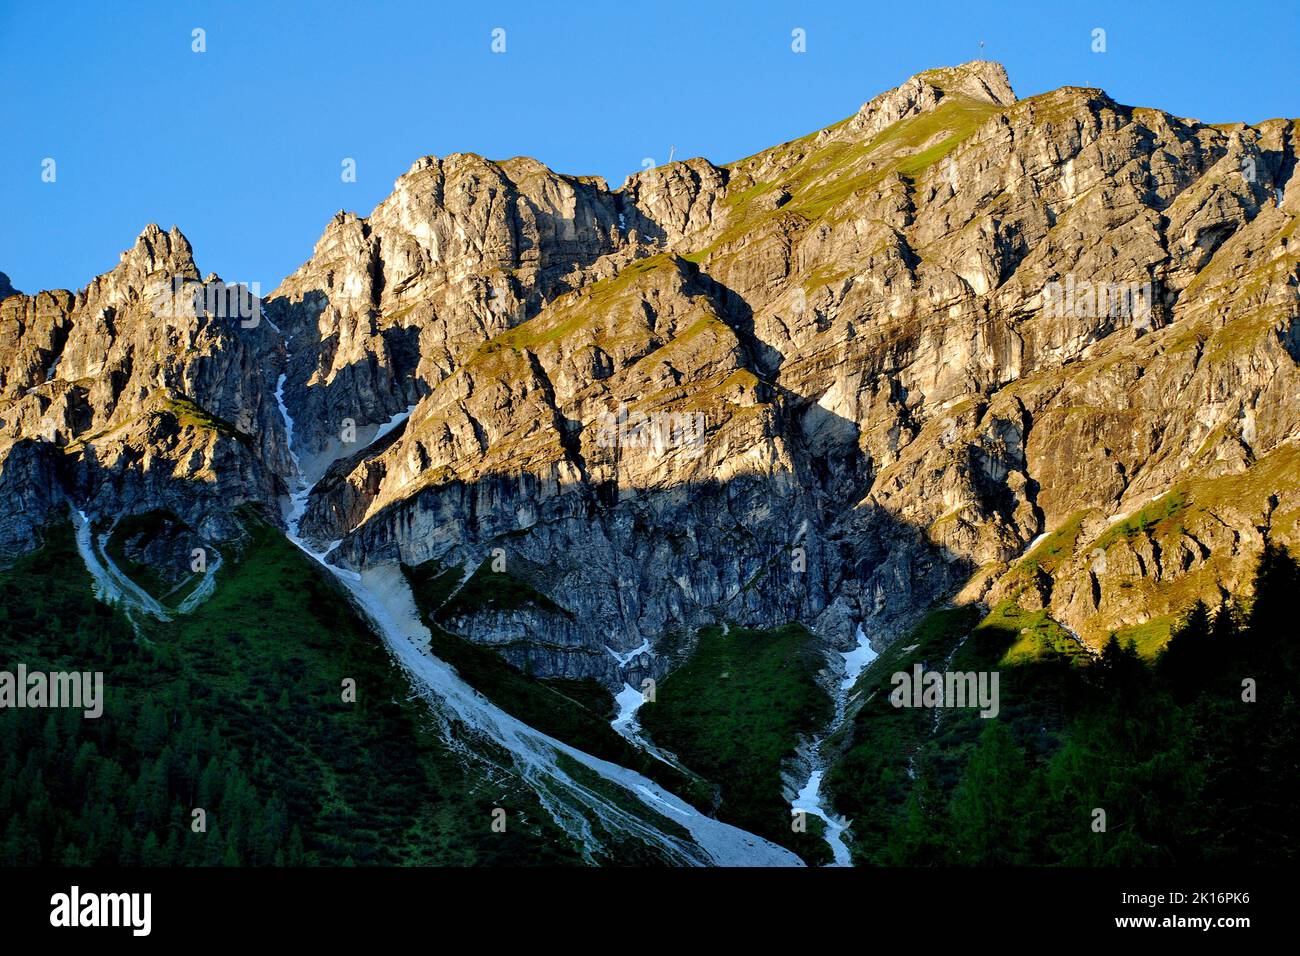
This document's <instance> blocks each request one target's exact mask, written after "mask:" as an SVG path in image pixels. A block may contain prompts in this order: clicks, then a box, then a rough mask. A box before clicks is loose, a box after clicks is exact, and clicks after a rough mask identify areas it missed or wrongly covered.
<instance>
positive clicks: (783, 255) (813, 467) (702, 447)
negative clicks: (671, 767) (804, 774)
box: [0, 62, 1300, 686]
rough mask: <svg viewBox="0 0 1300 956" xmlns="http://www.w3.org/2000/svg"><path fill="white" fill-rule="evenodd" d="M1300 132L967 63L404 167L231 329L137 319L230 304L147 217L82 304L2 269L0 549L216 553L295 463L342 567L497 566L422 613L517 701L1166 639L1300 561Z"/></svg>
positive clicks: (312, 526)
mask: <svg viewBox="0 0 1300 956" xmlns="http://www.w3.org/2000/svg"><path fill="white" fill-rule="evenodd" d="M1298 132H1300V130H1297V124H1296V122H1295V121H1292V120H1273V121H1269V122H1266V123H1263V124H1260V125H1257V126H1246V125H1243V124H1235V125H1228V126H1215V127H1211V126H1205V125H1203V124H1201V123H1199V122H1197V121H1195V120H1190V119H1180V118H1177V117H1173V116H1170V115H1168V114H1165V113H1162V112H1160V111H1158V110H1154V109H1143V108H1133V107H1128V106H1123V105H1120V104H1117V103H1115V102H1114V101H1113V100H1111V99H1110V98H1109V97H1108V96H1107V95H1106V94H1105V93H1103V92H1102V91H1100V90H1095V89H1082V88H1068V87H1067V88H1064V89H1061V90H1057V91H1054V92H1051V93H1046V94H1043V95H1041V96H1036V97H1032V98H1030V99H1027V100H1019V101H1018V100H1016V98H1015V96H1014V94H1013V93H1012V90H1011V86H1010V84H1009V82H1008V81H1007V77H1006V74H1005V72H1004V71H1003V70H1002V68H1001V67H1000V66H998V65H997V64H992V63H985V62H977V63H969V64H964V65H962V66H958V67H953V68H949V69H940V70H931V71H927V72H925V73H922V74H919V75H918V76H916V77H913V78H912V79H910V80H908V81H907V82H906V83H904V84H902V85H901V86H899V87H898V88H897V89H894V90H891V91H888V92H886V93H882V94H880V95H879V96H876V97H874V98H873V99H871V100H870V102H868V103H867V104H866V105H864V106H863V107H862V109H861V110H860V111H859V112H858V113H857V114H856V115H855V116H853V117H850V118H849V119H847V120H845V121H844V122H842V123H840V124H837V125H835V126H832V127H830V128H828V129H826V130H822V131H819V132H815V133H812V134H809V135H808V136H805V137H803V138H801V139H797V140H794V141H791V142H789V143H784V144H782V145H780V146H776V147H774V148H772V149H769V150H766V151H764V152H762V153H759V154H757V155H756V156H752V157H749V158H747V159H744V160H741V161H739V162H736V163H733V164H731V165H728V166H717V165H714V164H713V163H710V162H708V161H707V160H704V159H691V160H687V161H683V162H675V163H670V164H668V165H667V166H662V167H658V168H655V169H651V170H647V171H645V172H642V173H638V174H637V175H635V176H633V177H631V178H630V179H629V180H628V182H627V183H625V184H624V185H623V186H622V187H621V188H619V189H617V190H610V189H609V188H608V187H607V185H606V184H605V183H604V182H603V181H601V180H599V179H596V178H591V177H574V176H564V175H560V174H557V173H555V172H552V171H551V170H549V169H547V168H546V167H544V166H542V165H541V164H540V163H537V162H535V161H533V160H528V159H512V160H508V161H504V162H493V161H489V160H485V159H483V158H481V157H478V156H474V155H470V154H458V155H453V156H449V157H446V158H443V159H438V158H434V157H426V158H424V159H421V160H419V161H417V162H416V163H415V165H414V166H413V167H412V168H411V170H410V171H409V172H408V173H407V174H406V175H404V176H402V177H401V178H400V179H399V180H398V181H397V183H396V184H395V188H394V192H393V193H392V195H391V196H389V197H388V198H387V199H385V200H384V201H383V202H382V203H381V204H380V205H379V206H378V207H377V208H376V209H375V210H374V211H373V212H372V213H371V214H370V215H369V216H367V217H365V218H361V217H358V216H357V215H354V214H351V213H340V214H339V215H337V216H336V217H335V218H334V219H333V220H332V221H331V222H330V223H329V224H328V226H327V227H326V229H325V232H324V234H323V235H322V236H321V238H320V240H319V241H318V242H317V244H316V247H315V249H314V251H313V253H312V255H311V257H310V258H309V259H308V260H307V261H306V262H305V263H304V264H303V265H302V266H301V267H300V268H299V269H298V270H297V271H295V272H294V273H293V274H292V275H291V276H289V277H288V278H287V279H285V280H284V282H282V283H281V285H280V287H279V288H278V289H276V290H275V291H274V292H273V293H271V294H270V295H268V296H267V297H266V301H265V302H263V303H262V304H261V306H260V316H261V321H259V322H256V323H253V324H249V323H248V322H247V321H242V320H241V318H242V317H239V316H234V317H231V316H214V315H210V314H207V312H206V311H205V310H203V309H189V310H186V309H181V310H172V312H171V313H168V314H165V315H160V314H159V311H158V309H157V308H156V304H155V303H154V302H153V301H152V291H151V290H154V289H155V288H156V287H157V285H158V284H159V283H160V282H161V283H163V284H167V283H174V282H175V280H176V279H180V280H181V282H182V284H183V285H184V287H185V288H197V289H199V290H200V291H201V290H203V289H205V288H208V287H209V286H211V285H212V283H213V282H216V281H218V280H216V279H215V277H210V280H209V281H201V280H200V273H199V272H198V269H197V268H196V266H195V264H194V261H193V259H192V257H191V250H190V247H189V244H188V243H187V242H186V241H185V239H184V237H183V236H181V235H180V233H179V232H177V231H175V230H173V231H172V232H171V233H163V232H161V231H160V230H158V229H156V228H155V227H150V229H148V230H146V231H145V233H143V234H142V235H141V237H140V239H139V240H138V242H137V243H136V245H135V247H134V248H133V249H132V250H130V251H128V252H127V253H125V254H124V255H123V259H122V263H121V264H120V265H119V266H118V267H117V268H116V269H114V270H113V271H112V272H110V273H108V274H107V275H105V276H102V277H100V278H99V279H97V280H95V281H94V282H92V283H91V284H90V285H89V286H88V287H87V288H86V289H84V290H82V291H81V292H78V293H76V294H75V295H74V294H71V293H66V292H52V293H40V294H38V295H36V296H31V297H29V296H24V295H19V294H16V293H12V292H11V291H6V290H8V289H9V287H8V283H7V280H6V281H4V282H2V283H0V295H3V296H5V298H4V301H3V304H0V316H2V318H3V322H2V323H0V353H3V355H4V357H5V361H4V363H3V371H0V376H2V377H0V460H2V461H0V559H2V558H3V556H4V555H5V554H13V553H19V552H21V551H22V550H24V549H25V548H28V547H30V546H32V545H33V544H34V543H36V542H38V541H39V538H40V527H41V526H42V524H43V522H44V521H45V520H47V518H48V516H49V515H51V514H54V513H56V512H58V511H59V509H60V508H66V506H67V505H66V502H67V501H69V500H70V501H72V502H73V503H74V504H76V505H77V506H78V507H80V508H83V509H86V510H88V512H94V513H98V514H105V515H107V514H112V513H114V512H115V511H141V510H146V509H148V508H151V507H153V508H161V507H165V508H167V509H169V510H171V511H173V512H175V513H176V514H178V515H181V516H182V517H183V518H184V519H185V520H186V521H187V523H189V524H190V525H191V526H192V527H195V528H198V527H200V526H201V527H202V528H204V533H205V534H206V535H208V536H209V537H210V538H211V539H213V540H217V539H223V538H224V537H230V536H234V535H237V533H238V522H237V521H235V520H234V519H233V518H232V517H231V516H232V515H233V513H234V512H235V509H237V508H238V507H239V506H240V505H242V504H249V503H251V504H254V505H256V506H258V507H260V508H261V509H262V510H263V511H264V512H265V513H266V514H268V515H270V516H272V518H273V519H274V520H278V515H279V514H280V506H281V503H282V500H283V498H284V496H285V495H286V494H287V493H288V492H289V491H290V490H293V489H294V488H296V487H299V485H298V484H297V482H298V481H299V476H300V473H301V475H303V476H305V477H306V480H307V481H308V482H311V483H314V485H313V487H312V491H311V494H310V496H308V498H307V503H306V510H305V513H304V516H303V519H302V523H301V531H302V533H303V535H304V537H305V538H306V539H307V540H308V541H311V542H314V543H315V544H316V545H317V546H319V547H325V546H327V545H330V544H333V543H335V542H338V545H337V547H336V548H335V550H334V551H333V552H332V553H331V560H333V561H336V562H338V563H341V564H346V565H349V566H352V567H364V566H368V565H374V564H380V563H389V562H394V561H401V562H403V563H405V564H407V565H420V564H424V563H426V562H431V561H436V562H439V563H440V565H441V566H444V567H445V568H447V569H455V573H454V575H453V576H454V577H455V578H456V580H457V581H459V580H460V578H461V577H463V576H464V574H466V573H468V572H469V571H472V570H473V569H474V568H477V567H478V566H479V565H480V564H483V563H484V562H487V563H488V564H487V566H488V568H492V569H495V570H498V571H500V572H501V574H502V575H504V576H506V577H507V578H508V579H509V581H511V582H513V583H512V584H511V588H513V590H511V591H510V592H509V593H508V594H505V595H503V596H502V597H501V599H500V600H497V601H491V602H488V603H486V604H484V605H483V606H481V607H478V608H474V607H462V606H455V607H453V606H451V605H449V608H448V614H447V616H446V617H445V619H443V620H442V622H441V623H442V624H443V626H445V627H447V628H448V629H449V630H453V631H455V632H456V633H459V634H461V635H463V636H465V637H468V638H470V639H473V640H475V641H479V642H482V643H485V644H490V645H492V646H494V647H495V648H497V649H498V650H499V651H500V652H501V653H503V654H504V655H505V656H506V657H507V658H508V659H510V660H511V661H513V662H514V663H516V664H518V665H519V666H521V667H525V668H527V669H529V670H530V671H531V672H533V673H536V674H539V675H557V676H591V677H595V678H597V679H599V680H601V681H604V682H606V683H607V684H610V685H611V686H620V685H621V683H622V681H623V680H625V679H628V677H629V676H633V677H635V676H639V675H641V674H657V673H662V671H663V669H664V668H665V667H666V666H668V662H669V661H670V659H671V655H670V653H669V651H670V650H674V651H675V650H680V648H681V647H682V646H684V645H689V643H690V641H691V640H693V639H694V635H695V634H696V632H697V630H698V628H699V627H700V626H702V625H704V624H711V623H715V622H721V621H728V622H732V623H735V624H744V625H776V624H782V623H786V622H788V621H791V620H798V621H801V622H803V623H804V624H806V625H807V626H808V627H810V628H811V629H812V630H813V631H814V632H815V633H817V634H818V635H819V636H820V637H821V638H822V639H823V641H824V642H825V645H826V647H827V649H828V650H829V649H838V650H847V649H848V648H849V647H851V646H852V645H853V642H854V638H853V635H854V633H855V631H856V629H857V628H858V627H859V626H862V627H863V628H864V629H865V631H866V633H867V634H869V635H871V636H872V637H873V638H874V639H875V640H876V642H877V643H878V644H880V643H884V642H888V641H889V640H891V639H893V637H895V636H896V635H897V634H898V633H899V632H900V630H901V629H902V628H904V627H906V626H907V625H908V624H909V623H911V622H912V621H913V620H915V619H916V617H917V616H918V615H919V614H920V613H922V612H923V611H924V610H926V609H927V608H928V607H930V606H932V605H933V604H934V602H936V601H942V600H949V599H953V600H959V601H979V602H983V603H984V604H986V605H988V606H993V605H996V604H998V603H1001V602H1004V601H1010V602H1015V603H1017V604H1018V605H1019V606H1020V607H1022V608H1024V609H1025V610H1040V609H1041V610H1044V611H1046V612H1047V613H1048V614H1050V615H1051V616H1052V617H1053V618H1055V619H1056V620H1058V621H1060V622H1061V623H1062V624H1064V625H1065V626H1067V627H1068V628H1070V629H1071V630H1072V631H1074V632H1076V633H1077V634H1078V635H1079V636H1080V638H1081V639H1082V640H1084V641H1086V642H1089V643H1091V644H1097V643H1099V642H1100V641H1101V640H1103V639H1104V638H1105V637H1106V636H1107V635H1108V634H1109V633H1111V632H1112V631H1117V630H1118V631H1120V632H1121V633H1123V632H1125V630H1126V629H1133V628H1141V627H1147V626H1152V625H1155V624H1158V623H1159V622H1161V621H1162V620H1166V619H1168V618H1169V617H1170V616H1172V615H1176V614H1177V613H1178V612H1179V611H1180V610H1181V609H1182V608H1183V607H1185V606H1186V605H1187V604H1188V603H1190V602H1191V601H1192V600H1194V599H1195V598H1196V597H1204V598H1207V599H1209V600H1217V598H1218V596H1219V595H1220V594H1221V593H1223V592H1225V591H1234V590H1238V589H1239V588H1240V586H1241V585H1242V583H1243V579H1244V577H1245V575H1246V574H1247V573H1248V569H1249V568H1250V566H1251V563H1252V560H1253V557H1254V555H1255V554H1256V553H1257V552H1258V550H1259V548H1260V547H1261V545H1262V541H1263V538H1264V536H1265V535H1270V536H1272V537H1273V539H1274V540H1277V541H1279V542H1282V543H1296V539H1297V527H1296V516H1297V514H1298V513H1300V502H1298V500H1297V483H1298V478H1297V476H1300V450H1297V444H1296V439H1297V436H1298V435H1300V402H1297V399H1296V396H1297V394H1300V391H1298V388H1297V386H1300V374H1298V372H1297V360H1298V358H1300V318H1298V316H1300V306H1298V304H1297V303H1298V300H1297V283H1298V282H1300V266H1298V261H1300V254H1298V249H1300V246H1298V243H1300V240H1298V239H1297V238H1296V236H1295V227H1296V219H1297V214H1298V213H1300V186H1297V184H1296V180H1295V176H1294V172H1295V168H1296V160H1297V145H1296V144H1297V133H1298ZM286 422H290V423H292V452H293V454H290V451H291V448H290V443H289V435H288V430H287V428H286ZM295 456H296V462H295ZM1039 539H1041V540H1039ZM1031 544H1034V547H1033V548H1032V549H1031V548H1030V545H1031ZM1027 550H1028V553H1026V552H1027ZM431 567H434V566H431ZM449 573H450V572H449ZM642 647H644V648H647V649H646V650H644V651H642V652H640V653H638V654H634V655H632V657H631V659H630V660H627V658H626V655H627V653H628V652H630V651H633V650H635V649H637V648H642ZM625 660H627V663H623V661H625Z"/></svg>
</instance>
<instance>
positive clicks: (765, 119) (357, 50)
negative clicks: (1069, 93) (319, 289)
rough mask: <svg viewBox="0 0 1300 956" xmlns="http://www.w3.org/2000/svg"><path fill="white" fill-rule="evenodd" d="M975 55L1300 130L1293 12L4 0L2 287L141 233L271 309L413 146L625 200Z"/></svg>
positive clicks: (662, 1) (1070, 81) (87, 265)
mask: <svg viewBox="0 0 1300 956" xmlns="http://www.w3.org/2000/svg"><path fill="white" fill-rule="evenodd" d="M1075 8H1078V9H1075ZM497 27H500V28H503V29H504V30H505V31H506V33H505V39H506V52H505V53H504V54H495V53H493V52H492V50H491V43H492V36H491V34H492V31H493V29H494V28H497ZM195 28H202V29H203V30H205V31H206V44H207V50H206V52H204V53H195V52H193V51H192V49H191V46H192V32H191V31H192V30H193V29H195ZM795 28H801V29H803V30H804V31H806V37H807V52H806V53H802V54H796V53H794V52H792V50H791V31H792V30H794V29H795ZM1095 28H1102V29H1104V30H1105V31H1106V52H1105V53H1094V52H1093V51H1092V42H1093V41H1092V31H1093V30H1094V29H1095ZM981 41H983V44H984V45H983V47H982V48H981V46H980V43H981ZM980 57H983V58H987V59H996V60H999V61H1001V62H1002V63H1003V64H1004V65H1005V66H1006V68H1007V71H1008V73H1009V74H1010V77H1011V83H1012V85H1013V86H1014V87H1015V90H1016V93H1017V95H1019V96H1029V95H1033V94H1035V93H1041V92H1044V91H1046V90H1050V89H1054V88H1056V87H1058V86H1063V85H1076V86H1100V87H1103V88H1104V89H1106V90H1107V92H1109V93H1110V94H1111V95H1112V96H1113V97H1114V98H1115V99H1117V100H1119V101H1120V102H1122V103H1129V104H1133V105H1142V106H1154V107H1159V108H1161V109H1165V110H1168V111H1169V112H1171V113H1175V114H1178V115H1182V116H1193V117H1197V118H1199V119H1202V120H1204V121H1206V122H1226V121H1232V120H1244V121H1247V122H1257V121H1259V120H1263V119H1268V118H1271V117H1275V116H1290V117H1295V116H1300V82H1297V75H1296V67H1297V64H1298V63H1300V4H1295V3H1293V2H1290V0H1286V2H1284V3H1281V4H1272V5H1265V6H1263V7H1252V8H1250V9H1249V10H1248V11H1247V10H1245V9H1244V8H1241V7H1239V6H1238V5H1236V4H1227V3H1222V2H1203V0H1191V2H1182V3H1176V4H1173V3H1171V4H1167V5H1163V4H1162V5H1157V4H1154V3H1149V2H1141V0H1128V2H1124V3H1095V4H1087V5H1084V4H1068V5H1066V4H1056V3H1053V2H1051V0H1038V2H1032V3H1002V4H998V3H988V2H975V0H965V2H960V3H943V2H934V0H930V2H925V3H906V2H890V3H887V4H876V3H872V2H868V0H856V2H838V0H836V2H825V3H777V2H762V0H751V2H708V0H693V2H676V0H654V2H647V0H641V2H637V3H628V2H624V3H577V2H570V3H564V4H555V5H554V6H552V5H551V4H546V3H542V2H535V3H490V2H476V3H469V4H467V3H440V2H424V3H420V2H388V3H385V2H375V3H370V4H361V3H344V2H337V3H335V2H320V3H301V2H287V0H274V2H270V0H267V2H260V3H253V2H248V3H245V2H221V3H217V2H166V3H164V2H159V3H151V4H146V3H133V2H130V0H120V2H111V3H110V2H105V0H88V2H85V3H58V2H57V0H45V2H31V3H17V2H15V0H0V108H2V109H3V120H2V123H3V125H2V126H0V130H2V131H0V210H2V211H3V217H4V220H3V221H4V226H3V229H0V271H2V272H5V273H7V274H8V275H9V276H10V278H11V280H12V281H13V284H14V285H15V286H16V287H18V288H19V289H22V290H23V291H26V292H34V291H36V290H39V289H45V288H74V289H75V288H79V287H81V286H83V285H84V284H85V283H86V282H87V281H89V280H90V279H91V278H92V277H93V276H95V275H97V274H99V273H101V272H104V271H107V270H108V269H110V268H112V266H113V265H114V264H115V263H116V262H117V257H118V254H119V253H120V252H121V251H122V250H123V249H125V248H127V247H128V246H130V245H131V243H132V242H133V241H134V238H135V236H136V235H137V234H138V233H139V232H140V230H141V229H142V228H143V227H144V226H145V225H146V224H147V223H149V222H158V223H160V224H161V225H162V226H163V227H164V228H167V227H170V226H171V225H172V224H175V225H178V226H179V227H180V228H181V230H182V231H183V232H184V233H185V234H186V235H187V236H188V237H189V239H190V241H191V243H193V245H194V251H195V259H196V260H197V262H198V265H199V268H200V269H202V270H203V271H204V272H209V271H214V272H218V273H220V274H221V275H222V276H223V277H224V278H226V279H228V280H231V281H241V282H254V281H256V282H260V283H261V285H262V288H263V289H264V290H266V291H269V290H270V289H271V288H272V287H274V286H275V285H276V284H277V283H278V281H279V280H280V279H281V278H282V277H283V276H284V275H286V274H287V273H288V272H290V271H292V270H293V269H294V268H295V267H296V266H297V265H298V264H300V263H301V262H302V261H303V260H304V259H306V258H307V256H308V255H309V254H310V253H311V248H312V246H313V244H314V243H315V241H316V239H317V237H318V236H319V235H320V232H321V230H322V229H323V228H324V226H325V224H326V222H327V221H328V220H329V218H330V216H331V215H333V213H334V212H336V211H337V210H339V209H349V210H353V211H356V212H358V213H360V214H362V215H365V214H367V213H369V211H370V210H371V209H372V208H373V207H374V206H375V205H376V204H377V203H378V202H379V201H380V200H382V199H383V198H384V197H385V196H386V195H387V194H388V193H389V192H390V190H391V189H392V183H393V180H394V179H395V178H397V176H399V175H401V174H402V173H403V172H405V171H406V169H407V168H409V167H410V165H411V163H412V162H413V161H414V160H415V159H416V158H417V157H419V156H422V155H426V154H430V153H433V154H436V155H446V154H447V153H452V152H458V151H473V152H478V153H482V154H484V155H486V156H489V157H491V158H494V159H501V158H507V157H510V156H516V155H528V156H535V157H537V158H538V159H540V160H542V161H543V162H545V163H546V164H548V165H549V166H551V167H552V168H554V169H556V170H559V171H561V172H566V173H584V174H597V175H601V176H604V177H606V178H607V179H608V180H609V182H610V185H611V186H617V185H618V184H619V183H621V182H622V181H623V179H624V178H625V177H626V176H627V175H628V174H629V173H631V172H634V171H636V170H637V169H639V168H640V167H641V164H642V161H643V159H644V158H646V157H649V158H651V159H653V160H655V161H656V162H660V163H662V162H664V161H665V160H666V159H667V158H668V154H669V149H670V147H676V157H677V158H679V159H681V158H685V157H689V156H697V155H701V156H707V157H708V158H709V159H711V160H713V161H714V162H718V163H723V162H729V161H731V160H734V159H738V158H740V157H743V156H747V155H749V154H751V153H754V152H756V151H758V150H760V149H763V148H765V147H767V146H770V145H773V144H776V143H779V142H782V141H784V140H787V139H790V138H793V137H795V136H800V135H802V134H804V133H806V132H808V131H810V130H814V129H818V128H820V127H823V126H826V125H829V124H830V123H833V122H835V121H837V120H839V119H842V118H843V117H845V116H848V115H850V114H851V113H853V112H854V111H855V110H856V109H857V108H858V106H859V105H861V104H862V103H863V102H865V101H866V100H868V99H870V98H871V97H872V96H873V95H875V94H876V93H879V92H881V91H882V90H885V89H888V88H890V87H892V86H896V85H897V84H898V83H900V82H902V81H903V80H905V79H906V78H907V77H908V76H910V75H911V74H913V73H917V72H920V71H921V70H923V69H928V68H930V67H935V66H943V65H950V64H954V63H960V62H964V61H966V60H970V59H976V58H980ZM47 157H48V158H53V159H54V160H55V163H56V166H55V172H56V177H57V178H56V180H55V181H54V182H52V183H49V182H43V181H42V168H43V167H42V163H43V161H44V160H45V159H46V158H47ZM345 158H352V159H354V160H355V161H356V172H357V181H356V182H353V183H345V182H343V181H342V180H341V176H340V173H341V170H342V165H341V164H342V161H343V160H344V159H345Z"/></svg>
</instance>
